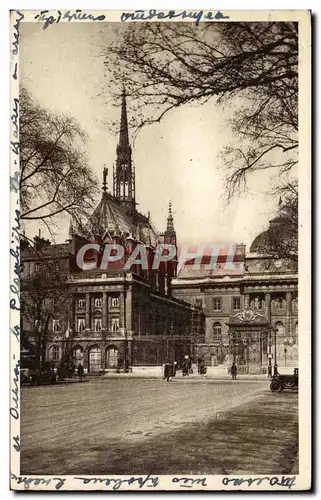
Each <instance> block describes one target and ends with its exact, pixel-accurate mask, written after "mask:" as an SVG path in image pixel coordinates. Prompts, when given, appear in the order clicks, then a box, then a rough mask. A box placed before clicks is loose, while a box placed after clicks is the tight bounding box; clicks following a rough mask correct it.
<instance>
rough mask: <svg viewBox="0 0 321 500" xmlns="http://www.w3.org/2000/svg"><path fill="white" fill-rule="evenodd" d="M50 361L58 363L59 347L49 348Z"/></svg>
mask: <svg viewBox="0 0 321 500" xmlns="http://www.w3.org/2000/svg"><path fill="white" fill-rule="evenodd" d="M50 359H51V361H59V347H58V346H56V345H53V346H52V347H51V348H50Z"/></svg>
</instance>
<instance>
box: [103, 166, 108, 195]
mask: <svg viewBox="0 0 321 500" xmlns="http://www.w3.org/2000/svg"><path fill="white" fill-rule="evenodd" d="M107 175H108V168H107V167H104V170H103V192H104V193H106V191H107Z"/></svg>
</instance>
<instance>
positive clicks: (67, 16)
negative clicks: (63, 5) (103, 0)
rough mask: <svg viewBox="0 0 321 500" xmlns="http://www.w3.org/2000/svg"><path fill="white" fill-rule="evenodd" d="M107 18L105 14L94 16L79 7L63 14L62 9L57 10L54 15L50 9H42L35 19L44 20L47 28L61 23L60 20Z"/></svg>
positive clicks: (44, 26) (97, 19) (44, 27)
mask: <svg viewBox="0 0 321 500" xmlns="http://www.w3.org/2000/svg"><path fill="white" fill-rule="evenodd" d="M105 18H106V16H105V15H104V14H100V15H98V16H96V17H95V16H93V15H92V14H87V13H86V12H83V11H82V10H80V9H78V10H76V11H75V12H72V11H70V10H67V11H66V12H65V13H64V14H63V15H62V13H61V11H60V10H57V15H56V16H54V15H52V14H50V13H49V11H48V10H42V11H41V12H40V14H37V15H36V16H35V19H37V20H38V21H40V22H43V23H44V25H43V29H44V30H46V29H47V28H48V26H50V25H51V24H54V23H56V24H57V23H59V22H60V20H67V21H68V22H70V21H88V20H90V21H103V20H104V19H105Z"/></svg>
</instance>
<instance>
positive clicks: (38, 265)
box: [35, 262, 40, 273]
mask: <svg viewBox="0 0 321 500" xmlns="http://www.w3.org/2000/svg"><path fill="white" fill-rule="evenodd" d="M39 270H40V264H39V263H38V262H37V263H36V264H35V271H36V273H37V272H38V271H39Z"/></svg>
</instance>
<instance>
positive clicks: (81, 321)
mask: <svg viewBox="0 0 321 500" xmlns="http://www.w3.org/2000/svg"><path fill="white" fill-rule="evenodd" d="M85 328H86V320H85V318H78V319H77V332H79V333H81V332H83V331H84V330H85ZM110 329H111V331H112V332H118V331H119V318H111V321H110ZM93 330H94V331H95V332H101V330H102V320H101V318H95V319H94V322H93Z"/></svg>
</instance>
